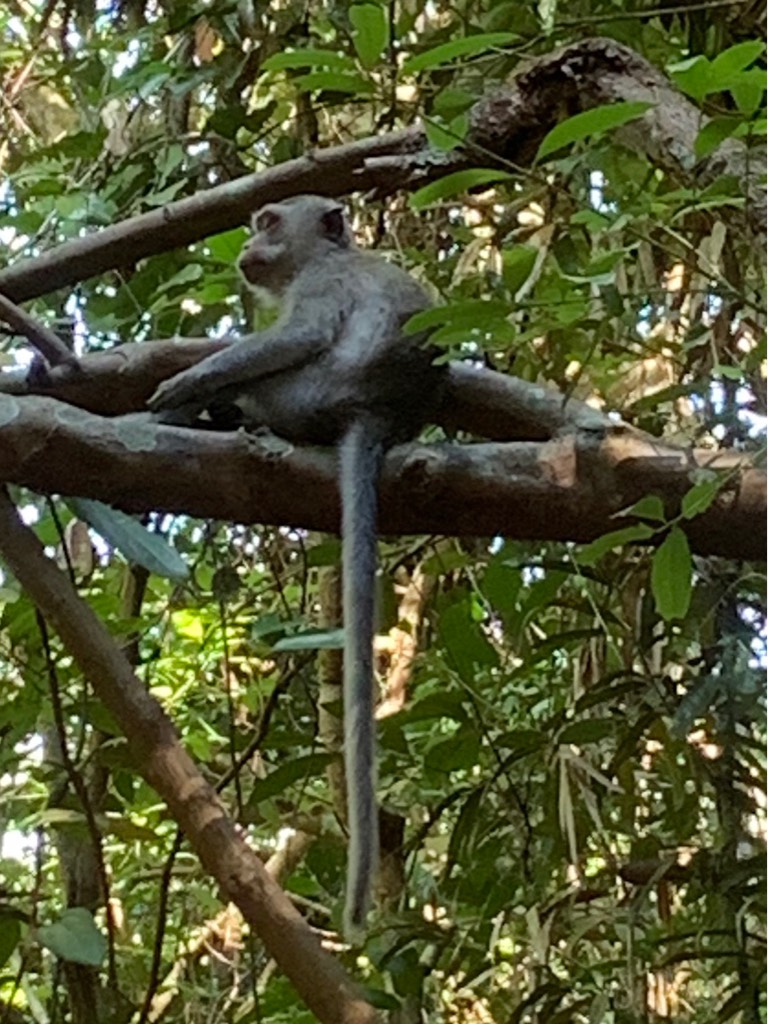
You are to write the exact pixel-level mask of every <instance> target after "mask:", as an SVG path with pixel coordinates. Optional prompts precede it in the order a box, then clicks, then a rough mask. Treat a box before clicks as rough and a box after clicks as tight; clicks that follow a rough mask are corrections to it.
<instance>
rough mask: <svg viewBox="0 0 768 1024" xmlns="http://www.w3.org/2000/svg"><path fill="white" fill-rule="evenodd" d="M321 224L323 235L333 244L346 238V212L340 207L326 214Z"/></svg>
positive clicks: (321, 219)
mask: <svg viewBox="0 0 768 1024" xmlns="http://www.w3.org/2000/svg"><path fill="white" fill-rule="evenodd" d="M320 223H321V224H322V226H323V234H324V235H325V237H326V238H330V240H331V241H332V242H341V241H343V240H344V238H345V237H346V233H347V224H346V221H345V220H344V211H343V210H342V209H341V207H340V206H337V207H336V208H335V209H333V210H328V212H327V213H324V214H323V216H322V217H321V218H320Z"/></svg>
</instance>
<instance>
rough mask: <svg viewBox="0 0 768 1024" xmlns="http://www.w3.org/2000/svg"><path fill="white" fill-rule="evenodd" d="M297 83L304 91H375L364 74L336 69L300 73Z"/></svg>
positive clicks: (366, 92)
mask: <svg viewBox="0 0 768 1024" xmlns="http://www.w3.org/2000/svg"><path fill="white" fill-rule="evenodd" d="M296 84H297V85H298V87H299V88H300V89H301V90H302V91H303V92H343V93H355V94H356V93H364V94H369V93H372V92H373V83H372V82H369V81H368V79H367V78H363V76H362V75H356V74H346V73H344V72H336V71H311V72H310V73H309V74H308V75H300V76H299V77H298V78H297V79H296Z"/></svg>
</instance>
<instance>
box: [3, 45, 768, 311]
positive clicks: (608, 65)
mask: <svg viewBox="0 0 768 1024" xmlns="http://www.w3.org/2000/svg"><path fill="white" fill-rule="evenodd" d="M619 100H648V101H650V102H651V103H653V104H654V106H653V108H652V109H650V110H649V111H648V112H647V113H646V114H645V115H644V116H643V117H641V118H638V119H637V120H636V121H633V122H631V123H630V124H628V125H625V126H624V127H623V128H622V129H621V130H620V133H619V135H618V137H619V138H620V139H622V140H623V141H624V142H625V143H626V144H627V145H628V146H630V147H631V148H633V149H635V150H637V151H639V152H642V153H645V154H646V156H647V157H648V159H649V160H650V161H651V162H652V163H655V164H657V165H658V166H659V167H662V168H663V169H664V170H665V171H667V172H668V173H669V174H670V175H672V177H673V178H674V179H675V180H678V181H680V182H681V183H683V184H688V185H691V184H698V185H700V186H704V185H706V184H708V183H709V182H710V181H711V180H713V179H714V178H715V177H717V176H719V175H721V174H730V175H734V176H735V177H736V178H737V180H738V181H739V182H740V184H741V188H742V190H743V192H744V193H745V195H746V196H747V208H746V212H745V214H743V215H741V214H739V213H738V212H736V211H733V210H730V209H729V208H728V207H722V213H721V215H722V216H724V217H725V216H731V217H742V219H743V218H744V217H746V224H747V226H748V228H749V230H750V231H751V232H753V233H754V234H756V235H757V236H758V237H759V238H762V237H763V233H764V230H765V229H764V224H765V193H764V191H763V189H762V186H761V181H760V173H761V168H762V166H763V161H762V160H761V159H759V158H758V157H757V156H755V155H754V154H752V153H751V151H750V150H749V149H748V147H747V146H746V145H745V144H744V143H743V142H742V141H741V140H738V139H728V140H726V141H725V142H723V143H722V144H721V145H720V146H719V147H718V148H717V149H716V150H715V151H714V152H713V153H712V154H710V155H709V156H708V157H707V158H706V160H704V161H699V159H698V157H697V156H696V153H695V151H694V143H695V141H696V137H697V135H698V133H699V131H700V129H701V128H702V127H703V125H704V124H705V123H706V121H707V119H706V118H705V117H703V116H702V114H701V112H700V110H699V109H698V107H696V106H695V104H693V103H691V102H690V101H689V100H688V99H686V98H685V97H684V96H683V95H682V94H681V93H679V92H678V91H677V90H676V89H675V88H674V86H673V85H672V84H671V83H670V82H669V80H668V79H667V78H666V77H665V76H664V75H663V74H662V73H661V72H660V71H659V70H658V69H657V68H656V67H654V65H652V64H651V63H649V62H648V61H646V60H645V59H644V58H642V57H641V56H639V54H637V53H635V52H634V51H633V50H631V49H630V48H629V47H628V46H624V45H623V44H621V43H618V42H616V41H615V40H613V39H602V38H595V39H585V40H582V41H581V42H579V43H575V44H573V45H571V46H566V47H564V48H562V49H560V50H556V51H554V52H553V53H550V54H546V55H545V56H543V57H540V58H538V59H536V60H533V61H531V62H530V64H528V65H527V67H526V68H525V69H524V70H522V71H521V72H519V73H518V74H517V76H516V77H515V78H514V80H513V81H512V83H511V84H510V85H509V86H508V87H506V88H504V89H501V90H499V91H497V92H494V93H493V94H492V95H490V96H488V97H487V98H485V99H482V100H480V102H479V103H477V104H476V106H475V108H474V109H473V111H472V113H471V126H470V131H469V134H468V137H467V139H466V140H465V142H464V145H463V146H461V147H458V148H457V149H455V150H452V151H451V152H450V153H438V152H435V151H433V150H430V148H429V146H428V145H427V141H426V137H425V135H424V133H423V132H422V131H421V129H420V128H418V127H417V128H410V129H407V130H405V131H399V132H389V133H386V134H384V135H380V136H377V137H373V138H367V139H362V140H360V141H358V142H352V143H348V144H346V145H343V146H330V147H328V148H326V149H323V150H317V151H315V152H313V153H310V154H308V155H307V156H303V157H300V158H298V159H297V160H289V161H287V162H286V163H283V164H279V165H278V166H277V167H271V168H269V169H268V170H266V171H260V172H258V173H256V174H249V175H246V176H244V177H242V178H238V179H236V180H235V181H231V182H227V183H226V184H224V185H217V186H215V187H214V188H211V189H208V190H207V191H205V192H200V193H197V194H196V195H193V196H188V197H187V198H185V199H179V200H178V201H176V202H173V203H169V204H168V205H167V206H164V207H161V208H158V209H156V210H152V211H150V212H149V213H143V214H140V215H139V216H136V217H131V218H129V219H128V220H125V221H122V222H120V223H118V224H114V225H112V226H111V227H108V228H105V229H104V230H102V231H100V232H97V233H96V234H93V235H88V236H86V237H85V238H78V239H76V240H73V241H69V242H65V243H63V244H62V245H59V246H57V247H56V248H54V249H51V250H50V251H49V252H47V253H44V254H43V255H42V256H37V257H35V258H33V259H28V260H22V261H20V262H19V263H17V264H15V265H14V266H12V267H9V268H7V269H6V270H4V271H2V273H0V291H2V292H4V293H5V294H6V295H8V296H9V297H11V298H12V299H14V300H15V301H16V302H20V301H22V300H24V299H30V298H34V297H35V296H38V295H45V294H47V293H49V292H51V291H54V290H55V289H57V288H63V287H67V286H71V285H73V284H75V283H76V282H78V281H82V280H84V279H86V278H88V277H92V276H95V275H97V274H102V273H105V272H106V271H108V270H113V269H115V268H116V267H125V266H132V265H133V264H135V263H137V262H138V261H139V260H141V259H145V258H146V257H148V256H153V255H156V254H157V253H161V252H166V251H168V250H169V249H175V248H178V247H180V246H184V245H189V244H190V243H192V242H197V241H199V240H200V239H202V238H205V237H207V236H208V235H213V234H217V233H218V232H221V231H227V230H229V229H231V228H234V227H237V225H239V224H242V223H244V222H245V221H246V220H247V219H248V217H249V215H250V213H251V212H252V211H253V210H254V209H255V208H256V207H257V206H261V205H262V204H263V203H266V202H274V201H276V200H280V199H285V198H286V197H288V196H291V195H296V194H297V193H299V192H318V193H322V194H325V195H332V196H341V195H347V194H348V193H350V192H353V191H359V190H368V189H375V190H376V191H377V192H378V193H379V194H381V195H389V194H391V193H392V192H394V191H396V190H397V189H399V188H406V189H413V188H416V187H418V186H420V185H423V184H426V183H427V182H428V181H432V180H434V179H435V178H438V177H440V176H442V175H443V174H448V173H451V172H453V171H457V170H463V169H465V168H467V167H473V166H478V165H484V166H488V165H489V164H491V165H492V164H494V163H500V164H501V165H503V166H504V165H506V166H508V165H509V164H510V163H511V164H513V165H514V166H515V167H529V166H530V165H531V163H532V162H533V159H534V157H535V155H536V151H537V149H538V147H539V144H540V142H541V140H542V139H543V138H544V136H545V135H546V133H547V132H548V131H550V129H552V128H553V127H554V126H555V125H556V124H557V123H558V122H559V121H560V120H562V119H563V118H565V117H568V116H570V115H571V114H575V113H578V112H579V111H582V110H589V109H591V108H592V107H595V106H600V105H602V104H605V103H614V102H617V101H619Z"/></svg>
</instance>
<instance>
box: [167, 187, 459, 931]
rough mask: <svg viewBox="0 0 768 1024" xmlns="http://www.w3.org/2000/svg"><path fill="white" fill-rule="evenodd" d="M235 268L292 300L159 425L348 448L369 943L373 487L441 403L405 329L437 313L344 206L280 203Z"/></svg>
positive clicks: (189, 380) (352, 817) (257, 223)
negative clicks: (231, 423)
mask: <svg viewBox="0 0 768 1024" xmlns="http://www.w3.org/2000/svg"><path fill="white" fill-rule="evenodd" d="M239 268H240V271H241V272H242V274H243V276H244V277H245V279H246V281H248V282H249V283H250V284H252V285H254V286H258V287H259V288H266V289H268V290H269V291H271V292H273V293H277V294H278V295H279V296H281V297H282V300H283V301H282V308H283V311H282V315H281V317H280V318H279V320H278V321H277V322H276V323H275V324H274V326H272V327H269V328H268V329H267V330H264V331H260V332H258V333H257V334H251V335H248V336H246V337H244V338H242V339H241V340H238V341H236V342H234V343H233V344H232V345H231V346H230V347H228V348H226V349H223V350H222V351H220V352H217V353H216V354H214V355H211V356H209V357H208V358H206V359H204V360H202V361H201V362H200V363H198V364H197V365H195V366H193V367H191V368H190V369H188V370H184V371H183V372H182V373H179V374H177V375H176V376H175V377H172V378H171V379H170V380H168V381H166V382H165V383H163V384H162V385H161V386H160V387H159V388H158V389H157V391H156V392H155V394H154V395H153V396H152V398H151V399H150V401H149V406H150V408H151V409H152V410H154V411H155V412H161V413H162V412H165V413H166V415H168V414H169V413H170V414H171V415H173V411H183V413H184V414H185V415H187V416H188V415H195V414H197V413H198V412H200V411H201V410H203V409H204V408H205V407H206V406H207V405H208V404H209V403H210V402H211V401H212V400H214V399H215V400H216V401H217V402H218V401H219V400H221V399H223V400H224V401H225V402H226V401H229V402H232V403H234V404H235V405H237V406H238V407H239V408H240V409H241V411H242V414H243V418H244V421H245V422H246V423H247V424H248V425H253V426H256V425H261V426H265V427H268V428H269V429H270V430H272V431H273V432H274V433H276V434H279V435H281V436H282V437H285V438H287V439H288V440H289V441H295V442H299V443H302V444H321V445H327V444H338V446H339V456H340V459H339V461H340V492H341V507H342V539H343V557H342V569H343V614H344V689H343V696H344V757H345V764H346V778H347V807H348V819H349V835H350V839H349V865H348V872H347V894H346V906H345V929H346V931H347V934H350V935H354V934H356V933H357V934H359V932H360V930H361V929H362V928H363V925H364V922H365V917H366V914H367V911H368V907H369V903H370V898H371V889H372V882H373V877H374V874H375V871H376V866H377V857H378V810H377V805H376V796H375V779H376V765H375V723H374V715H373V712H374V690H373V683H374V680H373V636H374V592H375V577H376V513H377V484H378V478H379V473H380V471H381V466H382V459H383V454H384V452H385V450H386V449H387V448H388V447H389V446H390V445H392V444H395V443H397V442H400V441H405V440H408V439H409V438H412V437H413V436H414V435H415V434H416V433H417V431H418V430H419V429H420V427H421V426H422V425H423V424H424V423H425V421H426V420H427V419H428V417H429V416H430V414H431V412H432V411H433V410H434V408H435V406H436V404H437V401H438V399H439V392H440V385H441V380H442V375H443V374H442V370H441V369H440V368H437V367H434V366H433V365H432V359H433V353H430V352H429V351H427V350H426V349H425V348H424V347H423V346H422V344H420V341H421V340H423V339H418V338H413V337H410V338H405V337H403V335H402V332H401V327H402V325H403V323H404V322H405V321H406V320H407V319H408V318H409V317H410V316H412V315H413V314H414V313H417V312H418V311H419V310H422V309H424V308H425V307H427V306H428V305H429V299H428V297H427V295H426V293H425V292H424V291H423V290H422V288H421V287H420V285H418V284H417V283H416V281H414V280H413V278H411V277H410V276H409V275H408V274H407V273H405V272H404V271H403V270H400V269H399V268H398V267H396V266H394V265H393V264H391V263H388V262H387V261H386V260H384V259H383V258H382V257H381V256H378V255H375V254H373V253H370V252H363V251H361V250H360V249H358V248H357V246H356V245H355V242H354V239H353V237H352V233H351V231H350V228H349V225H348V224H347V221H346V219H345V217H344V213H343V210H342V207H341V206H340V205H339V203H338V202H336V201H335V200H332V199H327V198H324V197H322V196H317V195H304V196H296V197H295V198H293V199H287V200H284V201H283V202H280V203H270V204H269V205H267V206H264V207H263V208H262V209H261V210H259V211H258V212H257V213H256V214H255V215H254V218H253V237H252V238H251V240H250V241H249V242H248V243H247V244H246V246H245V247H244V249H243V251H242V254H241V256H240V260H239Z"/></svg>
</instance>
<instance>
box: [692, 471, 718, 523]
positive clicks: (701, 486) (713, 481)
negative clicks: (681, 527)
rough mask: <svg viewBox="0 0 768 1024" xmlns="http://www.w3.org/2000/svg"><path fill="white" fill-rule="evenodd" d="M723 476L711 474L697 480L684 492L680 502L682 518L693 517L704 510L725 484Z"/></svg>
mask: <svg viewBox="0 0 768 1024" xmlns="http://www.w3.org/2000/svg"><path fill="white" fill-rule="evenodd" d="M725 481H726V477H725V476H713V477H709V478H706V479H703V480H699V481H698V483H696V484H694V485H693V487H692V488H691V489H690V491H688V492H687V493H686V494H684V495H683V500H682V502H681V512H682V514H683V518H684V519H693V518H694V517H695V516H700V515H701V513H702V512H706V511H707V509H708V508H709V506H710V505H711V504H712V502H713V501H714V500H715V498H716V497H717V495H718V494H719V493H720V490H721V488H722V487H723V485H724V484H725Z"/></svg>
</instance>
